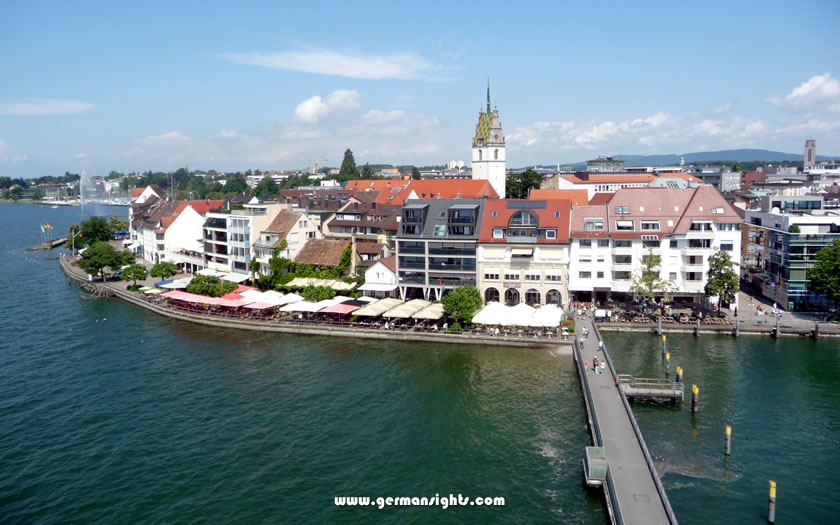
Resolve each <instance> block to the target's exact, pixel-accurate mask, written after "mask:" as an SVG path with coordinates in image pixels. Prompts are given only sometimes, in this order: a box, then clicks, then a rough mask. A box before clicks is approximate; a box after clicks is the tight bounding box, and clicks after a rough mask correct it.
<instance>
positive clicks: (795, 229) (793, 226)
mask: <svg viewBox="0 0 840 525" xmlns="http://www.w3.org/2000/svg"><path fill="white" fill-rule="evenodd" d="M788 233H801V232H800V230H799V226H797V225H796V224H791V225H790V228H788Z"/></svg>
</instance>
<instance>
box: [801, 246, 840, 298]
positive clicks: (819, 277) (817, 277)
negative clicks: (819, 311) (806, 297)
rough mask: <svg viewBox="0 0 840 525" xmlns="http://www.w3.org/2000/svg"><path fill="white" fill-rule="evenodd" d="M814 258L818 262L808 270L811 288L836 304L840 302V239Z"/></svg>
mask: <svg viewBox="0 0 840 525" xmlns="http://www.w3.org/2000/svg"><path fill="white" fill-rule="evenodd" d="M814 259H816V261H817V263H816V264H815V265H814V266H813V267H812V268H811V269H810V270H808V279H810V280H811V283H810V285H809V288H810V290H811V291H812V292H814V293H818V294H823V295H825V296H826V298H827V299H828V300H829V301H832V302H833V303H834V304H835V305H836V304H837V303H838V302H840V239H834V242H833V243H831V244H830V245H828V246H826V247H825V248H823V249H821V250H820V251H818V252H817V253H816V255H815V256H814Z"/></svg>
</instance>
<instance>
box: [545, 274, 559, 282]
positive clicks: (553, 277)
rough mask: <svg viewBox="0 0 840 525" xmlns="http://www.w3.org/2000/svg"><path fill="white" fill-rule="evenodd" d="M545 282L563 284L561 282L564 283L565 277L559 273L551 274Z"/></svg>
mask: <svg viewBox="0 0 840 525" xmlns="http://www.w3.org/2000/svg"><path fill="white" fill-rule="evenodd" d="M545 280H546V281H550V282H553V283H561V282H563V276H562V275H560V274H559V273H549V274H546V276H545Z"/></svg>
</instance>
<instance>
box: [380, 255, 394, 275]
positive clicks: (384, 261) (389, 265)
mask: <svg viewBox="0 0 840 525" xmlns="http://www.w3.org/2000/svg"><path fill="white" fill-rule="evenodd" d="M379 262H381V263H382V264H384V265H385V267H386V268H388V269H389V270H391V271H392V272H396V271H397V256H396V255H392V256H390V257H385V258H384V259H379Z"/></svg>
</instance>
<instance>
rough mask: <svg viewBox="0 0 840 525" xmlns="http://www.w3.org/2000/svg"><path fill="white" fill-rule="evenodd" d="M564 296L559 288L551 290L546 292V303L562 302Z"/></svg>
mask: <svg viewBox="0 0 840 525" xmlns="http://www.w3.org/2000/svg"><path fill="white" fill-rule="evenodd" d="M562 301H563V296H562V295H560V292H558V291H557V290H549V291H548V292H546V294H545V304H556V305H560V304H562Z"/></svg>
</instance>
